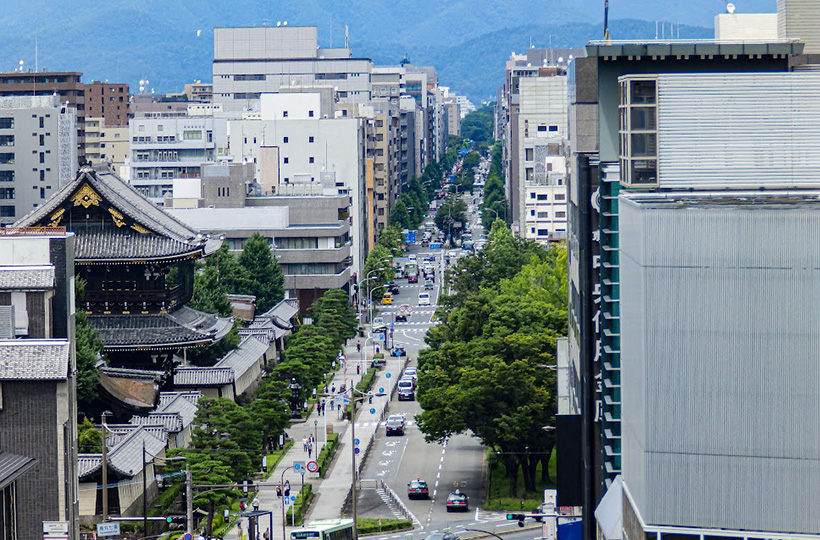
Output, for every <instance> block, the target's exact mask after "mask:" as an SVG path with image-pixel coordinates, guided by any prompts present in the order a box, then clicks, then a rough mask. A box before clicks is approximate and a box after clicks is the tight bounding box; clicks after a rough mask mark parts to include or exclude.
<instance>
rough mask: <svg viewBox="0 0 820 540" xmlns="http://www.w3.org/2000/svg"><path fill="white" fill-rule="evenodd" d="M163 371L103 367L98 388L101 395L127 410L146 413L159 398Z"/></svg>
mask: <svg viewBox="0 0 820 540" xmlns="http://www.w3.org/2000/svg"><path fill="white" fill-rule="evenodd" d="M163 376H164V373H163V372H161V371H148V370H142V369H125V368H112V367H103V368H101V369H100V378H99V381H100V389H101V392H102V393H103V395H105V396H107V397H108V398H109V399H111V400H112V401H113V402H115V403H118V404H120V405H122V406H124V407H126V408H127V409H129V410H132V411H137V412H143V413H147V412H148V411H150V410H151V409H153V408H154V407H155V406H156V404H157V401H158V399H159V388H160V386H161V383H162V379H163Z"/></svg>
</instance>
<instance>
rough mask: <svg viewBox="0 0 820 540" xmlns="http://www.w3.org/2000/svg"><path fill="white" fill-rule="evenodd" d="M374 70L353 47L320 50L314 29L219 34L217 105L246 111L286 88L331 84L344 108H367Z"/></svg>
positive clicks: (215, 73) (282, 28) (223, 30)
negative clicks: (351, 105) (266, 95)
mask: <svg viewBox="0 0 820 540" xmlns="http://www.w3.org/2000/svg"><path fill="white" fill-rule="evenodd" d="M372 67H373V63H372V62H371V61H370V59H368V58H356V57H353V55H352V52H351V50H350V48H349V47H339V48H332V49H331V48H323V47H319V41H318V29H317V28H316V27H315V26H276V27H273V26H271V27H267V26H262V27H255V28H215V29H214V62H213V101H214V103H221V104H222V105H223V106H224V107H225V110H226V111H230V110H237V109H239V110H241V109H246V108H253V107H256V106H258V103H259V96H260V95H261V94H263V93H277V92H279V90H280V88H282V87H283V86H315V85H317V84H328V85H331V86H333V88H334V89H335V90H336V91H337V96H338V98H339V100H340V101H341V102H344V103H367V102H368V101H370V97H371V91H370V90H371V89H370V72H371V70H372Z"/></svg>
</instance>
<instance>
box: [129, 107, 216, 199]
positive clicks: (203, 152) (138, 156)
mask: <svg viewBox="0 0 820 540" xmlns="http://www.w3.org/2000/svg"><path fill="white" fill-rule="evenodd" d="M192 107H195V106H192ZM129 134H130V139H131V160H130V162H131V163H130V171H131V172H130V182H131V185H133V186H134V188H136V190H137V191H138V192H140V193H141V194H142V195H144V196H145V197H147V198H148V199H150V200H151V201H152V202H154V203H156V204H162V203H163V201H164V198H165V196H166V195H170V194H171V193H172V191H173V186H174V181H175V180H196V179H199V178H200V177H201V174H202V165H203V164H205V163H213V162H214V161H215V158H216V144H215V143H214V117H213V115H207V114H206V115H197V114H196V112H195V111H190V113H189V111H188V110H186V112H168V113H164V112H155V113H151V112H148V113H141V114H140V115H138V116H136V117H135V118H134V119H133V120H131V123H130V125H129Z"/></svg>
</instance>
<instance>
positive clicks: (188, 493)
mask: <svg viewBox="0 0 820 540" xmlns="http://www.w3.org/2000/svg"><path fill="white" fill-rule="evenodd" d="M193 484H194V481H193V477H192V475H191V464H190V463H188V462H187V461H186V462H185V532H188V533H191V534H193V532H194V531H193V529H194V485H193Z"/></svg>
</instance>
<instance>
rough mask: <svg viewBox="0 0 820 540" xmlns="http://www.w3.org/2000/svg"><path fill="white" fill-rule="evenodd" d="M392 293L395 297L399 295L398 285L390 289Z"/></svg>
mask: <svg viewBox="0 0 820 540" xmlns="http://www.w3.org/2000/svg"><path fill="white" fill-rule="evenodd" d="M390 292H391V293H393V295H394V296H395V295H397V294H399V286H398V285H392V286H391V287H390Z"/></svg>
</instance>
